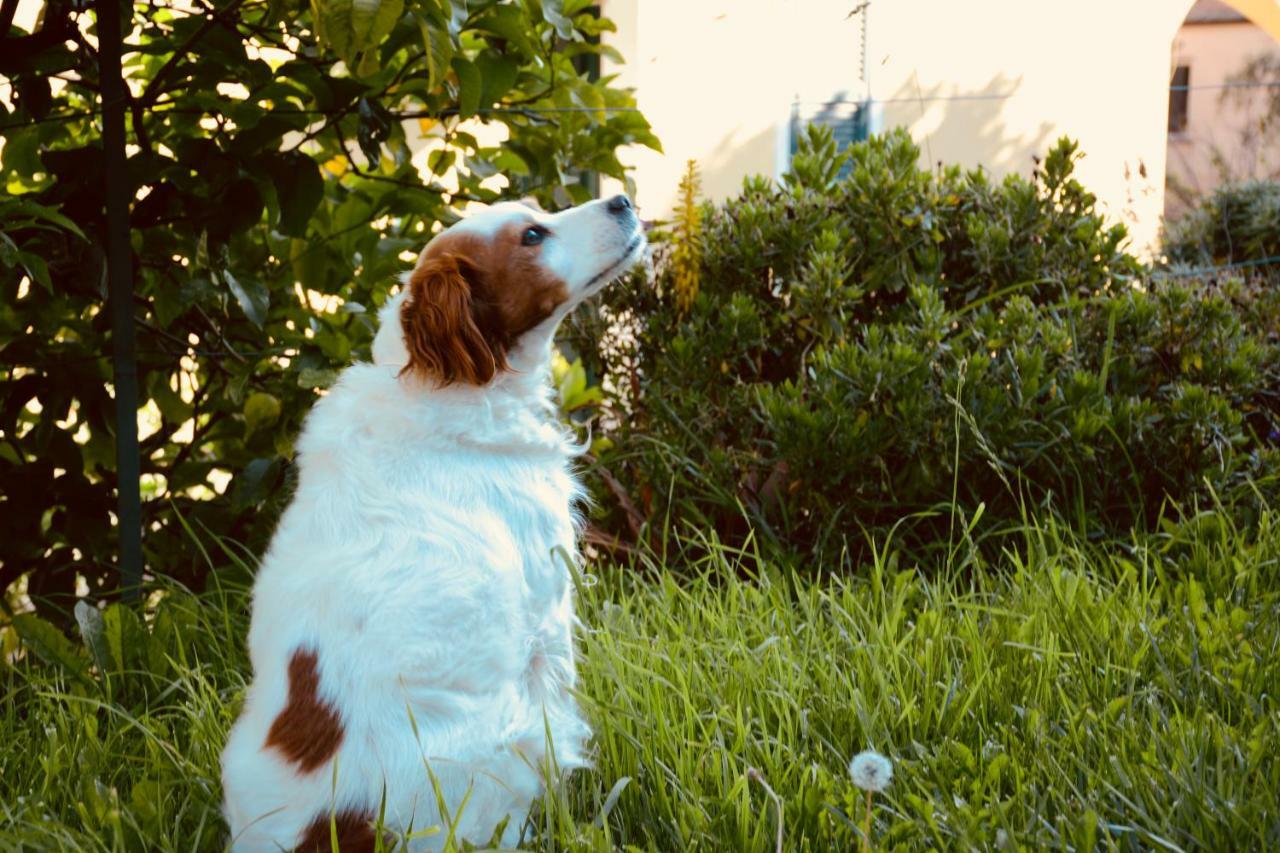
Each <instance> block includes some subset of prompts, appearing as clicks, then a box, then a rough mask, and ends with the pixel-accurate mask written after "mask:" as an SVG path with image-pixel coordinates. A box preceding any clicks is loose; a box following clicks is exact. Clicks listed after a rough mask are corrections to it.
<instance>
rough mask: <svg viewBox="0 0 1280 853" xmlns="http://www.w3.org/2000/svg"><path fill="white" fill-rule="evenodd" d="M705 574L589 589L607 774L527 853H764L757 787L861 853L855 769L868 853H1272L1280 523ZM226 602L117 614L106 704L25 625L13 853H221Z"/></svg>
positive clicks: (5, 815)
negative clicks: (859, 767) (884, 779)
mask: <svg viewBox="0 0 1280 853" xmlns="http://www.w3.org/2000/svg"><path fill="white" fill-rule="evenodd" d="M709 553H710V556H708V557H707V558H706V559H705V560H704V561H703V562H702V563H700V564H698V565H693V566H686V567H683V568H681V569H680V570H679V571H678V572H672V571H658V570H657V569H656V567H654V566H652V565H647V564H643V563H642V564H638V565H636V566H632V567H629V568H622V567H612V566H608V567H606V566H597V567H594V569H593V571H594V572H595V575H594V577H591V576H588V577H587V578H585V579H584V581H583V588H582V591H581V592H582V594H581V611H582V615H583V617H584V620H585V622H586V623H587V625H588V626H589V627H588V629H587V630H586V631H585V632H584V633H583V635H582V637H581V651H582V654H583V666H582V674H583V679H582V691H583V697H584V703H585V704H586V706H587V709H588V712H589V714H590V716H591V718H592V720H593V721H594V724H595V727H596V732H597V736H596V745H597V750H598V754H597V758H596V765H595V767H594V769H592V770H589V771H583V772H580V773H578V774H577V775H576V776H575V777H573V778H572V780H571V781H569V782H568V783H566V784H565V785H563V786H562V788H561V789H560V790H558V791H555V792H553V794H552V795H551V796H550V797H548V800H547V802H546V804H545V806H544V808H543V809H542V810H541V811H540V815H539V819H538V826H537V827H536V831H535V835H534V838H533V840H532V841H531V842H530V844H529V845H528V846H531V847H536V848H541V849H564V848H570V849H607V848H609V847H622V846H625V845H634V846H635V847H638V848H641V849H655V850H683V849H706V850H766V849H772V848H773V845H774V838H775V833H776V832H777V828H778V824H777V820H778V818H777V814H776V810H775V808H774V806H773V804H772V801H771V800H770V799H769V796H768V794H767V793H766V790H765V787H764V785H762V784H761V782H760V781H758V780H753V779H752V778H750V777H749V775H748V770H749V768H756V769H757V770H758V772H759V775H760V777H762V778H763V780H764V781H765V782H767V784H768V785H769V786H770V787H771V788H772V789H773V790H774V791H776V792H777V795H778V796H779V798H780V799H781V801H782V803H783V815H782V818H783V826H782V833H783V838H784V842H783V843H784V845H785V847H786V849H788V850H805V849H810V850H827V849H845V850H851V849H855V848H856V847H857V845H858V838H859V835H858V831H857V830H856V829H855V826H857V825H860V823H861V816H862V812H861V805H860V803H861V801H860V799H859V797H858V796H856V794H857V792H856V791H855V790H854V789H853V788H852V785H851V783H850V782H849V780H848V777H847V775H846V771H845V767H846V765H847V763H848V760H849V758H850V756H851V755H852V754H853V753H855V752H857V751H859V750H862V749H865V748H875V749H876V750H878V751H880V752H882V753H884V754H885V755H887V756H889V757H890V758H891V759H892V760H893V761H894V765H895V768H894V769H895V775H894V780H893V784H892V785H891V786H890V787H889V789H888V791H887V792H886V793H885V794H883V795H881V796H879V797H878V798H877V802H876V810H875V820H874V824H873V828H872V840H873V842H874V845H875V846H876V847H902V848H905V849H916V848H924V847H935V848H944V849H969V848H974V847H977V848H993V849H1017V847H1019V846H1022V847H1028V848H1040V847H1053V848H1058V849H1074V850H1082V849H1083V850H1089V849H1095V848H1097V849H1108V848H1118V849H1126V850H1128V849H1187V850H1190V849H1205V850H1228V849H1264V848H1268V847H1269V848H1275V847H1276V846H1277V845H1280V812H1278V811H1277V805H1276V804H1277V803H1280V765H1278V764H1277V762H1276V760H1275V752H1276V749H1277V746H1278V745H1280V704H1278V703H1277V699H1276V692H1277V688H1280V583H1278V581H1280V516H1273V515H1267V516H1264V517H1263V518H1262V519H1261V521H1260V523H1259V524H1258V525H1257V527H1256V528H1254V529H1251V530H1249V531H1240V530H1237V529H1235V528H1233V527H1232V526H1231V525H1230V524H1229V523H1227V522H1224V521H1223V520H1222V519H1221V518H1220V517H1219V516H1216V515H1205V516H1201V517H1198V518H1196V519H1192V520H1191V521H1189V522H1186V523H1183V524H1181V525H1178V526H1176V527H1173V526H1171V527H1170V529H1169V532H1167V533H1166V534H1164V535H1161V536H1152V537H1143V538H1135V539H1134V540H1133V541H1129V542H1118V543H1109V544H1087V543H1081V542H1078V541H1075V540H1074V539H1073V538H1072V537H1071V536H1069V535H1068V534H1066V533H1063V532H1062V531H1061V530H1059V529H1057V528H1056V527H1054V526H1053V525H1051V524H1047V523H1046V524H1042V525H1032V526H1029V527H1028V528H1027V529H1025V530H1024V531H1023V532H1022V533H1020V534H1019V535H1018V537H1017V538H1016V539H1014V540H1010V541H1009V544H1008V546H1007V547H1006V548H1005V549H1003V550H1002V552H1001V554H1000V555H999V556H998V557H994V558H984V557H982V556H980V555H979V554H978V553H977V552H976V550H975V549H974V548H972V547H971V546H970V545H969V544H968V543H967V541H966V542H964V543H962V545H961V547H959V548H956V549H955V550H954V551H953V552H952V553H950V554H944V555H943V556H940V557H939V558H938V559H937V560H935V561H934V563H933V564H926V565H914V564H909V563H907V562H906V561H905V559H904V558H903V557H901V556H899V555H898V554H897V553H896V552H895V550H894V549H893V548H892V546H891V545H889V546H884V545H881V546H880V547H879V548H878V549H877V551H876V553H877V555H878V556H877V557H876V558H875V559H874V560H873V561H872V562H871V563H869V564H868V565H865V566H862V567H861V569H860V571H859V573H858V574H857V575H856V576H855V577H853V578H852V579H849V580H839V579H828V580H822V581H810V580H800V579H798V578H799V575H789V574H788V575H784V574H783V573H781V572H780V571H778V570H777V568H776V567H773V566H770V565H762V561H761V560H760V558H759V557H758V556H757V555H754V554H741V553H733V552H730V551H729V550H728V549H725V548H720V547H712V548H711V549H710V551H709ZM215 560H216V561H218V562H221V563H223V564H224V565H226V564H228V563H233V562H234V561H233V560H232V559H231V557H230V556H226V557H225V558H224V557H217V558H215ZM221 574H222V575H223V576H224V580H222V581H221V582H220V585H219V588H218V589H216V590H215V591H213V592H210V593H207V594H204V595H202V596H198V597H197V596H191V595H187V594H184V593H180V592H178V591H172V592H170V593H169V594H168V595H167V596H166V597H165V599H164V602H163V604H162V605H160V608H159V613H160V614H161V615H157V616H154V617H153V618H152V620H151V623H150V624H151V625H152V629H151V633H150V635H148V632H147V630H146V629H144V628H143V627H142V626H141V625H140V624H134V623H132V622H131V621H130V620H129V619H128V617H127V616H121V615H120V614H119V613H118V612H112V613H110V614H108V619H107V620H106V621H105V622H104V626H103V627H104V632H103V636H102V638H101V639H99V640H98V641H95V642H94V643H91V644H90V645H91V647H92V648H94V649H97V652H96V655H97V656H98V657H96V658H95V659H96V660H99V661H100V662H101V665H102V668H103V669H104V670H105V671H106V672H107V677H106V678H102V677H100V676H98V675H96V674H95V675H92V676H86V675H84V671H85V670H84V667H86V666H87V661H88V660H89V658H90V653H89V652H88V651H86V650H85V649H83V648H82V647H80V646H76V647H72V646H71V645H67V646H65V647H64V646H60V645H59V644H58V643H57V641H56V640H54V639H51V638H49V637H44V636H43V635H42V634H41V632H40V629H39V628H38V626H35V627H33V625H32V624H27V625H25V626H24V636H25V637H26V641H27V642H29V643H31V644H32V648H33V650H34V651H36V652H38V654H31V653H19V654H18V655H17V656H16V660H15V662H14V663H13V665H11V666H5V667H3V669H0V677H2V678H3V685H4V692H5V701H4V703H3V705H2V706H0V738H3V743H4V746H3V747H0V849H4V850H9V849H30V850H50V849H77V848H82V849H102V850H118V849H120V850H193V849H219V848H220V847H221V845H222V844H223V842H224V828H223V826H222V824H221V821H220V818H219V816H218V811H217V808H218V800H219V786H218V774H217V756H218V751H219V749H220V747H221V743H222V738H223V736H224V734H225V732H226V730H227V727H228V726H229V724H230V723H231V721H232V719H233V716H234V713H235V707H236V704H237V701H238V696H239V694H240V691H241V690H242V689H243V687H244V679H245V656H244V653H243V650H242V642H243V635H244V629H245V619H246V608H247V597H246V593H245V589H244V585H243V584H242V583H239V584H238V583H233V582H232V581H231V580H230V578H232V577H233V576H237V575H240V574H242V573H241V571H240V570H238V569H236V568H235V567H234V566H232V567H231V568H229V569H226V570H224V571H223V572H222V573H221ZM149 636H150V638H151V639H149ZM76 642H77V643H80V642H81V641H80V639H79V637H78V635H77V639H76ZM81 645H82V644H81ZM130 649H132V650H133V651H130Z"/></svg>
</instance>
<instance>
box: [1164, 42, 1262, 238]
mask: <svg viewBox="0 0 1280 853" xmlns="http://www.w3.org/2000/svg"><path fill="white" fill-rule="evenodd" d="M1267 53H1270V54H1280V43H1278V42H1277V41H1276V40H1275V39H1273V38H1272V37H1271V36H1270V35H1269V34H1267V33H1265V32H1263V30H1262V29H1261V28H1259V27H1258V26H1256V25H1254V24H1253V23H1251V22H1247V21H1245V22H1241V23H1232V24H1189V25H1187V26H1184V27H1182V28H1181V29H1180V30H1179V31H1178V34H1177V37H1176V38H1175V39H1174V43H1173V57H1172V66H1177V65H1186V66H1188V67H1189V68H1190V69H1191V91H1190V92H1189V99H1188V102H1187V126H1186V129H1185V130H1183V131H1182V132H1181V133H1173V134H1170V135H1169V156H1168V190H1167V192H1166V197H1165V213H1166V215H1167V216H1169V217H1170V218H1174V217H1176V216H1177V215H1178V214H1179V213H1181V212H1182V210H1183V209H1184V207H1185V203H1184V196H1186V195H1200V194H1203V193H1206V192H1209V191H1211V190H1213V189H1214V188H1215V187H1217V186H1218V185H1219V184H1220V183H1221V182H1222V180H1223V178H1224V177H1227V178H1229V179H1231V180H1245V179H1248V178H1261V177H1268V176H1270V175H1273V174H1275V173H1276V172H1277V170H1280V138H1271V139H1265V140H1264V139H1260V138H1258V134H1257V122H1258V119H1259V117H1260V115H1262V113H1263V111H1264V110H1265V107H1266V102H1267V93H1266V92H1264V91H1261V90H1257V89H1247V90H1231V91H1227V90H1222V89H1213V88H1198V87H1213V86H1218V85H1222V84H1224V83H1227V82H1228V81H1229V80H1230V78H1231V77H1232V76H1234V75H1236V74H1237V73H1239V72H1240V70H1241V69H1242V67H1243V66H1244V65H1245V63H1246V62H1248V61H1249V60H1251V59H1253V58H1254V57H1257V56H1260V55H1262V54H1267ZM1172 66H1171V67H1172ZM1224 95H1225V96H1226V97H1224ZM1246 135H1248V136H1246ZM1224 173H1225V174H1224ZM1175 187H1181V188H1182V191H1181V192H1179V191H1177V189H1175Z"/></svg>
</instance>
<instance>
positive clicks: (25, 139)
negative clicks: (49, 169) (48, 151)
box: [2, 125, 44, 178]
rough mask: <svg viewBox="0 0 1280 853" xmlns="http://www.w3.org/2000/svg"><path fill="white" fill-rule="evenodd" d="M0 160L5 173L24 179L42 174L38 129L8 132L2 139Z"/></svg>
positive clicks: (31, 128) (29, 128)
mask: <svg viewBox="0 0 1280 853" xmlns="http://www.w3.org/2000/svg"><path fill="white" fill-rule="evenodd" d="M2 158H3V159H2V162H3V164H4V170H5V171H6V172H13V173H15V174H18V175H21V176H22V177H24V178H30V177H31V176H32V175H34V174H35V173H36V172H43V171H44V166H43V164H41V162H40V128H39V127H38V126H34V125H33V126H31V127H24V128H21V129H18V130H12V131H10V132H9V133H8V134H7V135H6V136H5V138H4V152H3V155H2Z"/></svg>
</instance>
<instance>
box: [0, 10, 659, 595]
mask: <svg viewBox="0 0 1280 853" xmlns="http://www.w3.org/2000/svg"><path fill="white" fill-rule="evenodd" d="M6 8H8V5H7V4H6ZM85 9H86V7H85V6H84V5H83V4H71V3H58V2H55V3H49V4H47V8H46V10H45V13H44V15H43V17H42V18H41V22H40V25H39V27H40V29H39V30H38V32H36V33H34V34H30V35H28V34H24V33H21V32H20V31H18V30H17V28H13V30H12V32H10V33H0V41H3V42H4V46H3V48H0V74H3V75H5V77H4V79H5V80H6V82H8V83H11V84H12V86H13V91H14V93H15V97H14V99H13V100H12V102H11V105H12V108H10V106H7V105H6V106H0V135H3V139H4V147H3V160H2V162H3V172H2V174H0V177H2V178H3V185H4V190H5V192H6V194H7V196H6V197H5V198H4V199H2V200H0V593H3V591H4V590H5V589H6V588H7V587H8V586H9V585H10V583H11V582H12V581H13V580H14V579H16V578H19V577H21V576H23V575H24V574H25V575H26V576H27V579H28V586H27V591H28V592H29V593H30V594H31V595H32V596H33V597H34V598H36V599H37V600H38V601H39V602H42V603H44V602H49V601H56V600H57V599H58V598H59V597H62V601H63V603H64V605H65V606H66V607H69V606H70V599H71V596H72V594H73V592H74V589H75V584H76V577H77V576H80V577H82V578H84V579H85V580H86V581H87V582H88V584H89V586H90V589H91V590H92V592H93V593H94V594H95V595H96V594H100V593H101V592H103V591H104V590H106V589H109V588H111V587H112V586H114V582H115V572H114V566H113V563H114V558H115V554H116V553H117V550H118V549H117V547H116V542H115V539H116V537H115V531H114V529H113V524H112V514H113V513H114V511H115V498H114V492H115V477H116V473H115V471H116V468H115V449H114V434H115V415H114V411H113V400H112V396H111V393H112V392H111V389H110V383H111V381H112V372H111V366H110V365H111V362H110V354H111V351H112V343H111V339H110V322H109V317H110V312H109V311H107V310H104V309H105V307H106V306H105V302H106V294H105V283H104V282H105V274H104V251H105V249H104V247H105V243H106V240H105V222H104V212H103V207H104V198H103V196H104V187H103V166H102V164H103V154H102V141H101V117H100V116H99V115H98V112H97V111H98V100H99V96H98V90H99V88H100V86H99V79H98V60H97V54H96V51H95V50H94V48H93V47H92V46H91V45H90V44H89V43H88V42H87V41H86V40H85V38H84V37H83V36H82V35H81V29H82V28H84V29H87V28H88V27H89V26H90V25H91V23H92V19H91V17H89V12H87V11H85ZM123 13H124V19H125V20H124V31H125V32H126V33H128V34H129V35H128V41H127V43H126V44H125V46H124V64H125V69H126V73H127V76H128V77H129V83H130V85H131V89H130V96H129V102H128V104H127V112H128V118H129V127H128V143H129V145H130V149H129V162H128V168H129V180H130V192H131V198H130V204H131V222H130V225H131V237H132V248H133V270H134V279H135V293H136V299H135V304H134V306H133V308H134V311H133V313H134V315H135V318H136V324H137V325H136V328H137V335H138V343H137V350H138V373H139V384H140V398H141V399H140V403H141V406H142V411H141V413H140V416H141V419H142V424H143V426H142V435H141V445H142V446H141V451H142V472H143V497H144V503H143V524H144V528H145V536H144V548H145V555H146V562H147V564H148V567H149V568H150V569H151V570H154V571H161V572H164V573H167V574H169V575H171V576H173V577H176V578H179V579H181V580H183V581H184V582H187V583H195V582H198V581H199V579H200V577H201V576H202V575H203V574H204V572H205V569H204V567H203V564H202V563H201V561H200V559H199V555H197V554H194V553H193V552H192V550H191V548H190V546H189V544H188V538H187V536H186V534H185V533H184V532H183V530H182V526H181V524H180V523H179V519H180V517H185V518H186V520H187V522H188V523H189V524H191V526H192V527H194V528H195V529H201V528H204V529H208V530H214V531H217V532H218V533H219V534H222V535H229V536H234V537H237V538H238V539H239V540H241V541H243V542H245V543H246V544H247V545H248V546H249V547H250V548H252V549H254V550H258V549H259V548H260V546H261V544H262V540H263V539H264V537H265V536H266V534H267V532H268V531H269V530H270V528H271V526H272V524H273V523H274V517H275V516H274V513H273V512H272V511H271V510H272V509H273V508H274V507H275V506H276V504H277V503H278V502H279V501H280V499H281V497H282V495H283V494H285V493H287V488H286V486H287V483H288V473H289V469H290V459H291V456H292V446H291V442H292V437H293V436H294V435H295V434H296V432H297V429H298V426H299V423H300V420H301V418H302V417H303V416H304V415H305V413H306V412H307V410H308V409H309V408H310V405H311V404H312V402H313V401H314V400H315V398H316V396H317V395H318V394H319V393H322V391H323V389H324V387H325V386H326V385H327V384H328V383H330V382H331V381H332V380H333V378H334V376H335V375H336V372H337V370H339V369H341V368H342V367H345V366H346V365H347V364H349V363H350V362H351V361H352V360H353V359H354V358H358V357H361V356H365V357H367V350H368V346H369V344H370V340H371V331H372V325H373V324H372V318H373V316H374V312H375V311H376V309H377V307H378V305H379V304H380V303H381V301H382V300H383V299H384V298H385V296H386V294H387V293H388V291H389V290H390V288H391V286H392V285H393V284H394V283H395V280H396V276H397V274H398V273H400V272H401V271H402V270H404V269H405V268H407V266H408V264H409V263H411V261H412V259H413V257H414V255H415V254H416V252H418V251H419V250H420V249H421V248H422V246H423V244H424V243H425V242H426V240H427V239H428V238H429V237H430V234H431V231H432V229H434V228H435V227H437V224H439V223H444V224H447V223H449V222H450V221H452V220H453V219H454V218H456V217H457V215H458V212H459V208H460V206H461V205H463V204H466V203H468V202H470V201H480V202H488V201H492V200H495V199H497V198H498V197H500V196H513V195H514V196H519V195H524V194H529V193H533V194H536V195H539V196H541V197H542V198H543V200H544V201H545V202H547V203H548V204H551V203H552V197H553V194H554V196H555V198H556V199H557V200H558V201H561V202H565V201H569V200H571V199H578V200H580V199H582V198H586V197H588V196H589V195H590V192H589V189H588V186H587V184H586V182H583V181H580V180H578V178H579V177H580V176H581V175H582V174H583V173H584V172H585V171H594V172H596V173H602V174H607V175H612V176H614V177H618V178H623V177H625V175H624V171H623V168H622V166H621V164H620V163H619V162H618V160H617V157H616V151H617V149H618V148H619V147H620V146H623V145H627V144H632V143H637V144H645V145H651V146H656V145H657V142H656V140H655V139H654V137H653V135H652V134H651V133H650V132H649V126H648V124H647V123H646V121H645V120H644V118H643V116H641V115H640V114H639V112H637V111H636V110H635V108H634V105H635V102H634V99H633V98H632V97H631V95H630V94H629V93H628V92H626V91H624V90H621V89H618V88H616V87H613V86H611V85H610V83H609V81H608V80H607V79H606V80H599V79H593V77H592V75H590V74H588V73H587V72H588V69H589V66H590V65H591V63H592V61H593V60H595V59H597V58H598V55H599V54H600V53H602V52H608V51H609V48H607V47H603V46H601V45H599V44H598V41H599V39H598V38H596V37H597V36H598V35H599V34H600V33H601V32H602V31H604V30H608V29H610V28H611V27H612V24H611V23H610V22H609V21H608V20H607V19H605V18H601V17H600V16H599V15H598V14H597V11H595V9H594V7H592V6H591V5H590V3H589V2H587V0H541V2H536V1H535V2H527V3H497V2H494V0H424V1H423V2H421V3H416V4H404V3H401V2H399V0H375V2H372V3H360V4H356V6H355V7H353V6H352V3H351V2H350V0H317V2H312V3H310V4H307V3H299V2H296V0H283V2H276V0H272V2H269V3H243V2H241V0H217V2H214V3H212V4H210V5H208V6H202V7H201V8H200V9H198V10H196V11H194V12H193V10H192V8H191V7H190V6H189V4H183V3H177V4H174V3H169V2H166V1H165V0H159V1H158V2H146V3H143V2H134V3H129V4H126V6H125V7H124V8H123ZM0 17H4V16H0ZM6 20H7V18H6ZM6 37H7V38H6ZM55 75H56V76H57V77H58V78H59V79H58V83H57V84H56V86H51V83H50V80H51V78H52V77H53V76H55ZM480 123H485V124H488V125H490V127H489V128H488V131H489V132H482V130H481V128H480V127H479V125H480ZM493 131H497V132H496V133H495V132H493ZM420 140H421V141H420ZM497 140H503V141H501V142H498V141H497ZM411 143H416V144H411ZM424 147H425V150H424ZM424 165H425V171H424V168H423V167H424ZM499 172H500V173H501V174H503V175H504V176H505V177H506V178H507V179H508V181H509V183H508V185H507V186H506V187H505V189H501V188H500V185H499V186H495V185H494V182H493V181H489V180H487V179H488V178H491V177H493V176H494V175H496V174H498V173H499ZM180 514H181V515H180Z"/></svg>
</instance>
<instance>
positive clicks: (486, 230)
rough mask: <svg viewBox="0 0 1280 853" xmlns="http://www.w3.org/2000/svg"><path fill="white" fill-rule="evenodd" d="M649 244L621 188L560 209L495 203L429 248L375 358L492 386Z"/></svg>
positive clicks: (441, 378)
mask: <svg viewBox="0 0 1280 853" xmlns="http://www.w3.org/2000/svg"><path fill="white" fill-rule="evenodd" d="M644 244H645V240H644V235H643V233H642V231H641V228H640V220H639V218H638V217H637V216H636V214H635V211H634V210H633V209H632V206H631V202H630V200H628V199H627V197H626V196H623V195H619V196H614V197H613V198H610V199H602V200H600V201H593V202H590V203H588V204H583V205H580V206H578V207H574V208H570V209H568V210H564V211H561V212H559V213H544V212H542V211H540V210H537V209H535V208H533V207H530V206H527V205H525V204H520V203H517V202H508V203H503V204H497V205H494V206H492V207H490V208H487V209H485V210H484V211H483V212H480V213H477V214H474V215H472V216H469V217H467V218H466V219H464V220H462V221H461V222H459V223H457V224H456V225H454V226H453V227H451V228H449V229H448V230H446V231H443V232H441V233H440V234H439V235H437V236H436V237H435V238H434V239H433V240H432V241H431V242H430V243H429V244H428V245H427V247H426V249H425V250H423V252H422V255H421V256H420V257H419V258H418V265H417V267H416V268H415V269H414V270H413V272H412V273H411V274H410V275H409V278H408V286H407V287H406V289H405V293H404V294H402V295H401V296H400V297H397V298H396V300H395V301H394V303H393V304H392V305H390V306H388V312H387V313H385V314H384V315H383V329H382V330H381V331H380V332H379V339H380V340H377V341H375V343H374V356H375V359H376V360H377V361H380V362H382V361H398V362H400V363H402V364H403V365H404V368H403V369H404V370H405V371H410V372H413V373H415V374H417V375H419V376H421V377H423V378H426V379H430V380H432V381H434V382H436V383H438V384H441V385H448V384H451V383H455V382H456V383H466V384H472V385H484V384H487V383H488V382H490V381H491V380H492V379H493V378H494V377H495V376H497V375H498V374H499V373H500V372H502V371H504V370H507V369H509V368H510V364H509V360H508V359H509V356H511V355H512V353H514V352H516V351H518V350H520V349H521V347H522V345H523V344H526V343H530V342H532V343H534V344H535V347H534V348H535V349H536V348H537V346H536V345H541V344H545V343H549V342H550V340H551V336H552V334H553V333H554V331H555V328H556V326H557V325H558V324H559V322H560V321H561V320H562V319H564V317H565V316H566V315H568V313H569V312H570V311H572V310H573V309H574V307H576V306H577V305H578V304H579V303H580V302H582V300H584V299H586V298H587V297H589V296H591V295H592V294H594V293H595V292H596V291H598V290H600V289H601V288H602V287H604V286H605V285H606V284H608V283H609V282H610V281H612V280H613V279H615V278H617V277H618V276H619V275H621V274H622V273H623V272H625V271H626V270H627V268H629V267H630V266H631V265H632V264H633V263H635V261H636V260H638V259H639V257H640V256H641V254H642V252H643V250H644ZM393 311H394V312H396V313H395V314H392V313H391V312H393ZM396 321H398V323H396ZM388 326H393V327H394V326H398V331H400V332H401V333H402V340H401V341H393V340H388V339H387V336H388V334H390V333H392V332H393V330H392V329H388ZM400 343H402V344H403V350H401V348H400V347H399V346H396V344H400Z"/></svg>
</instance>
